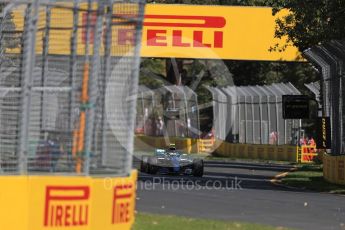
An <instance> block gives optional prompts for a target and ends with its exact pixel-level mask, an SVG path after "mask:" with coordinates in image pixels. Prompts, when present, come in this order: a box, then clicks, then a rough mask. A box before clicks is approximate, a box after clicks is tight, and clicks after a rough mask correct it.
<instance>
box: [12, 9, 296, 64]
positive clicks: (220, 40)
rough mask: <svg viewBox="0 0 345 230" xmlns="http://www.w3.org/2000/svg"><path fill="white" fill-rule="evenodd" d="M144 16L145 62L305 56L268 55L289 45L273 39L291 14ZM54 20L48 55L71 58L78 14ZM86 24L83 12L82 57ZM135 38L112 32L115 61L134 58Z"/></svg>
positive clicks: (123, 30) (56, 13) (60, 12)
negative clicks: (127, 56)
mask: <svg viewBox="0 0 345 230" xmlns="http://www.w3.org/2000/svg"><path fill="white" fill-rule="evenodd" d="M81 7H82V8H85V10H86V9H87V6H86V5H81ZM95 7H96V6H94V8H95ZM116 7H117V8H116ZM134 7H135V6H134ZM23 10H24V9H23ZM122 11H123V10H122ZM122 11H121V5H118V6H115V9H114V12H116V13H117V14H118V15H121V14H123V15H126V17H129V16H128V14H126V12H125V11H123V12H122ZM145 12H146V13H145V20H144V27H143V35H142V50H141V56H142V57H162V58H170V57H177V58H204V59H233V60H261V61H298V60H300V59H299V58H300V53H299V52H298V50H297V48H296V47H294V46H292V45H291V44H287V45H288V46H287V48H286V50H285V51H283V52H270V51H269V50H270V48H271V47H274V46H275V45H276V44H278V45H280V46H282V45H286V39H282V40H280V39H277V38H275V37H274V33H275V27H276V23H275V21H276V19H277V17H282V16H284V15H286V14H287V11H282V12H281V13H280V14H279V15H277V16H272V8H268V7H232V6H198V5H164V4H148V5H147V6H146V10H145ZM14 15H15V19H14V20H15V22H16V26H17V27H18V28H19V29H20V28H22V27H23V24H24V17H23V12H20V10H19V11H17V12H15V14H14ZM51 15H52V16H51V26H50V28H51V34H50V37H51V39H50V41H49V54H58V55H69V54H70V52H71V47H70V46H71V42H70V39H69V38H70V37H71V34H72V29H70V30H68V29H69V28H72V25H73V12H72V11H71V10H66V9H62V8H53V9H52V14H51ZM86 19H87V17H86V12H85V11H82V12H81V13H80V15H79V21H78V26H79V28H81V29H78V47H77V53H78V54H84V51H85V42H86V39H85V37H86V36H85V34H86V32H85V28H86V27H85V25H86V24H85V23H86V22H87V20H86ZM116 20H117V21H116ZM118 20H119V19H114V22H118ZM91 21H93V23H95V21H96V17H91ZM44 23H45V15H44V14H42V15H40V20H39V24H40V26H41V28H44ZM54 28H58V29H54ZM64 29H65V30H64ZM39 31H40V32H39V36H41V37H43V36H44V34H43V31H44V30H43V29H41V30H39ZM62 31H63V32H62ZM133 33H135V30H134V29H128V28H127V27H121V26H120V27H116V29H113V34H112V35H113V36H112V37H113V42H112V46H113V47H112V54H113V55H125V53H124V52H131V48H132V47H133V46H131V44H133V37H134V36H133ZM92 37H93V31H91V40H90V41H89V43H90V46H91V50H92V45H93V44H92V43H93V40H92ZM103 40H104V39H103ZM40 45H42V42H41V43H40V42H38V47H37V48H36V50H37V52H38V53H40V52H41V51H42V48H40ZM102 47H103V44H102Z"/></svg>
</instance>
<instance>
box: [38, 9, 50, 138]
mask: <svg viewBox="0 0 345 230" xmlns="http://www.w3.org/2000/svg"><path fill="white" fill-rule="evenodd" d="M50 19H51V8H50V6H47V8H46V22H45V23H46V25H45V30H44V38H43V53H42V59H43V60H42V62H43V64H42V72H41V87H42V88H44V87H45V86H46V83H47V76H46V75H47V70H48V58H47V56H48V52H49V38H50V21H51V20H50ZM45 97H46V95H45V92H44V90H43V91H42V92H41V113H40V123H41V125H40V128H41V130H40V132H41V133H40V135H41V138H44V136H43V134H44V133H42V132H43V130H44V123H45V121H44V120H45V119H46V116H45Z"/></svg>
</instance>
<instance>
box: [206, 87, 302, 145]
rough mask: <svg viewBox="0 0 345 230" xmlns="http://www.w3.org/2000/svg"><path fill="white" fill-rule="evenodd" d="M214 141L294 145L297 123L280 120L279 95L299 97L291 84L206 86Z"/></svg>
mask: <svg viewBox="0 0 345 230" xmlns="http://www.w3.org/2000/svg"><path fill="white" fill-rule="evenodd" d="M208 90H209V91H210V92H211V93H212V96H213V111H214V115H213V116H214V121H213V123H214V129H215V136H216V138H217V139H220V140H226V141H228V142H230V143H246V144H272V145H283V144H297V143H298V139H299V137H298V133H299V129H300V127H299V125H300V122H299V121H298V120H284V119H283V117H282V95H299V94H300V92H299V91H298V90H297V89H296V88H295V87H294V86H293V85H292V84H290V83H288V84H273V85H269V86H245V87H236V86H230V87H226V88H213V87H208Z"/></svg>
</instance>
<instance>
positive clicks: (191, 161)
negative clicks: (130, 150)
mask: <svg viewBox="0 0 345 230" xmlns="http://www.w3.org/2000/svg"><path fill="white" fill-rule="evenodd" d="M140 171H141V172H144V173H148V174H157V173H166V174H175V175H181V174H183V175H193V176H195V177H202V176H203V174H204V161H203V160H202V159H195V158H192V157H190V156H189V155H187V154H182V153H181V152H179V151H178V150H176V148H175V147H174V146H170V147H169V148H168V149H166V150H165V149H156V151H155V153H154V155H153V156H143V157H142V159H141V164H140Z"/></svg>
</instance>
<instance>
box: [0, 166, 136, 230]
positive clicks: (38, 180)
mask: <svg viewBox="0 0 345 230" xmlns="http://www.w3.org/2000/svg"><path fill="white" fill-rule="evenodd" d="M136 175H137V174H136V172H133V173H132V176H130V177H126V178H107V179H102V178H100V179H96V178H83V177H80V178H74V177H71V178H68V177H65V178H63V177H28V178H24V177H21V178H22V179H21V180H18V183H16V184H14V183H12V182H10V181H9V180H6V179H4V178H1V177H0V182H1V184H2V187H1V188H3V187H4V189H3V191H2V196H1V198H0V201H1V202H2V203H1V207H0V229H6V230H63V229H73V230H96V229H102V230H111V229H119V230H130V229H131V226H132V224H133V223H134V209H135V184H136V178H137V176H136ZM7 182H8V183H7ZM7 185H8V187H6V186H7ZM19 188H25V189H22V190H19ZM21 193H23V194H21ZM16 197H21V198H20V199H19V200H20V202H18V201H17V200H16ZM16 217H20V220H18V219H17V220H16ZM14 220H16V221H14Z"/></svg>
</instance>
